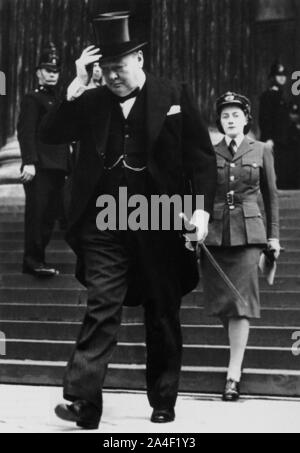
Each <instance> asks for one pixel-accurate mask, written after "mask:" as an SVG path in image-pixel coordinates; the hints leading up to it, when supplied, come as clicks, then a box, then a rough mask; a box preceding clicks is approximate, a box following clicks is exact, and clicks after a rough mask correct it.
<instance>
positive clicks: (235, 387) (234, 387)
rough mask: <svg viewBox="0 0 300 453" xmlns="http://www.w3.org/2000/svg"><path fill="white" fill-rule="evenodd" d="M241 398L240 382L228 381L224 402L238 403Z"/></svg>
mask: <svg viewBox="0 0 300 453" xmlns="http://www.w3.org/2000/svg"><path fill="white" fill-rule="evenodd" d="M239 398H240V384H239V382H236V381H234V380H233V379H228V380H227V381H226V385H225V389H224V393H223V397H222V399H223V401H238V400H239Z"/></svg>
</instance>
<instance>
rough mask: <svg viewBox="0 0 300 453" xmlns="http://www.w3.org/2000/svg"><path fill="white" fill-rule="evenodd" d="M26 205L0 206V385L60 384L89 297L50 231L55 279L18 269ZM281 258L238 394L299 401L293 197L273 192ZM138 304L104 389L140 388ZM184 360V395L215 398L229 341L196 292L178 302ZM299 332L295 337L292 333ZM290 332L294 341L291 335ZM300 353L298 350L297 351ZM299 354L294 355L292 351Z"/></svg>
mask: <svg viewBox="0 0 300 453" xmlns="http://www.w3.org/2000/svg"><path fill="white" fill-rule="evenodd" d="M22 204H23V201H22V199H19V201H16V200H15V199H14V198H9V197H8V198H6V199H5V200H4V201H3V200H2V201H0V330H1V331H2V332H3V333H4V334H5V337H6V343H5V346H6V355H2V356H0V383H14V384H39V385H60V384H61V380H62V375H63V371H64V367H65V363H66V360H67V359H68V357H69V356H70V354H71V351H72V348H73V344H74V340H75V338H76V336H77V333H78V331H79V328H80V322H81V319H82V318H83V315H84V310H85V300H86V293H85V290H84V288H83V287H82V286H81V285H80V284H79V283H78V282H77V281H76V280H75V278H74V277H73V276H72V273H73V271H74V255H73V253H72V252H71V251H70V250H69V248H68V247H67V245H66V244H65V243H64V241H63V239H62V234H61V233H60V232H59V231H58V230H57V231H55V234H54V238H53V241H52V243H51V246H50V247H49V251H48V261H49V262H50V263H53V264H55V265H57V267H58V268H59V269H60V270H61V275H60V276H59V277H57V278H55V279H53V280H43V281H42V282H41V281H39V280H37V279H35V278H34V277H31V276H27V275H26V276H25V275H22V274H21V273H20V268H21V264H20V263H21V258H22V248H23V233H22V231H23V205H22ZM280 205H281V236H282V245H283V247H285V252H284V253H283V254H282V257H281V259H280V263H279V267H278V273H277V278H276V284H275V285H274V287H268V286H267V284H266V283H265V282H264V281H263V280H262V281H261V301H262V318H261V319H260V320H257V321H254V322H253V324H252V328H251V335H250V340H249V346H248V349H247V353H246V358H245V370H244V379H243V383H242V392H243V393H244V394H251V395H253V394H254V395H273V396H298V397H299V396H300V355H297V351H296V353H295V354H293V353H292V347H293V344H294V343H295V341H296V340H297V339H298V338H300V192H283V193H281V195H280ZM142 319H143V316H142V310H141V309H140V308H125V309H124V314H123V323H122V327H121V330H120V335H119V343H118V346H117V349H116V351H115V353H114V355H113V358H112V363H111V365H110V367H109V372H108V376H107V379H106V387H107V388H119V389H144V388H145V378H144V375H145V366H144V364H145V344H144V327H143V322H142ZM181 319H182V325H183V337H184V355H183V368H182V378H181V384H180V390H181V391H188V392H201V393H205V392H207V393H219V392H221V391H222V389H223V385H224V379H225V371H226V370H225V367H226V364H227V361H228V354H229V350H228V344H227V340H226V336H225V333H224V331H223V328H222V327H221V326H220V324H219V323H218V322H217V320H215V319H211V318H208V317H207V316H205V314H204V312H203V296H202V292H201V286H200V288H199V289H198V290H197V291H194V292H193V293H191V294H189V295H188V296H187V297H186V298H185V299H184V301H183V306H182V314H181ZM298 331H299V335H298V336H297V334H295V332H298ZM293 335H296V337H294V339H293V338H292V336H293ZM299 348H300V347H299ZM299 354H300V349H299Z"/></svg>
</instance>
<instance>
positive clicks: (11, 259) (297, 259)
mask: <svg viewBox="0 0 300 453" xmlns="http://www.w3.org/2000/svg"><path fill="white" fill-rule="evenodd" d="M22 259H23V251H22V250H5V251H2V250H1V249H0V263H4V262H7V263H21V262H22ZM46 259H47V262H48V263H63V264H66V263H74V262H75V259H76V257H75V254H74V253H73V251H72V250H71V249H70V248H68V247H67V246H66V249H65V250H52V249H51V248H49V249H48V250H47V251H46ZM280 261H282V262H285V263H300V249H292V247H291V248H289V249H287V250H285V251H284V252H283V253H282V254H281V257H280V260H279V264H280Z"/></svg>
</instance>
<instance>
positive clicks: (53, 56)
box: [37, 42, 61, 72]
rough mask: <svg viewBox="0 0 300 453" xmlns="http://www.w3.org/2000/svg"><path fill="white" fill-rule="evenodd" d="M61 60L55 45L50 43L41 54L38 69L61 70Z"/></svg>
mask: <svg viewBox="0 0 300 453" xmlns="http://www.w3.org/2000/svg"><path fill="white" fill-rule="evenodd" d="M60 64H61V63H60V58H59V55H58V53H57V49H56V47H55V45H54V44H53V43H52V42H50V43H49V44H48V46H47V47H46V48H44V49H43V50H42V52H41V56H40V59H39V63H38V66H37V69H42V68H44V69H49V70H51V71H57V72H58V71H59V70H60Z"/></svg>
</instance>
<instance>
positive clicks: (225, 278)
mask: <svg viewBox="0 0 300 453" xmlns="http://www.w3.org/2000/svg"><path fill="white" fill-rule="evenodd" d="M180 217H181V218H182V219H184V221H185V222H186V223H188V224H189V225H191V226H192V224H191V223H190V222H189V220H188V219H187V217H186V216H185V214H181V215H180ZM184 237H185V239H186V245H187V244H190V246H191V247H192V248H193V250H194V251H196V253H197V247H200V248H201V249H202V250H203V252H204V253H205V254H206V256H207V258H208V260H209V261H210V263H211V265H212V266H213V267H214V269H215V270H216V271H217V273H218V274H219V276H220V277H221V278H222V280H223V281H224V283H225V284H226V285H227V286H228V288H229V289H230V290H231V292H232V293H233V294H234V296H236V297H237V298H238V300H239V302H240V303H241V304H242V305H244V306H245V307H248V303H247V302H246V301H245V299H244V298H243V296H242V295H241V293H240V292H239V291H238V289H237V288H236V287H235V286H234V284H233V283H232V281H231V280H230V279H229V278H228V276H227V275H226V274H225V272H224V271H223V269H222V268H221V267H220V265H219V264H218V263H217V261H216V260H215V258H214V257H213V256H212V254H211V253H210V251H209V250H208V248H207V247H206V245H205V244H204V243H203V242H202V243H198V242H195V241H190V240H189V238H188V236H187V235H184ZM187 248H189V247H187ZM189 250H190V248H189Z"/></svg>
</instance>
